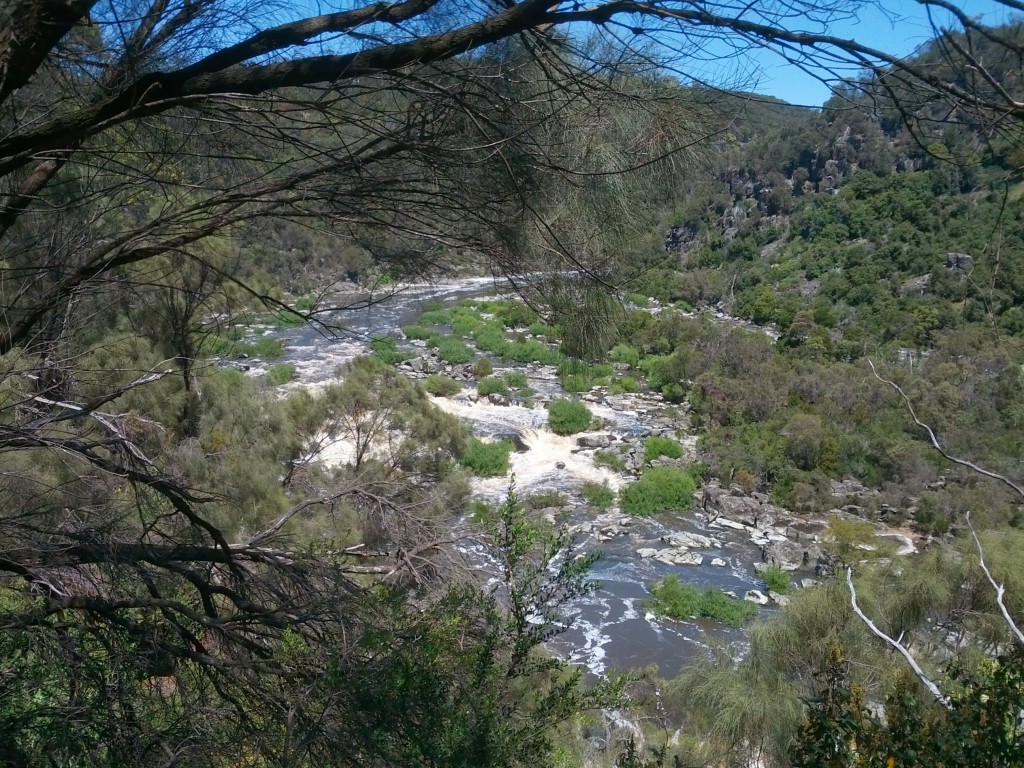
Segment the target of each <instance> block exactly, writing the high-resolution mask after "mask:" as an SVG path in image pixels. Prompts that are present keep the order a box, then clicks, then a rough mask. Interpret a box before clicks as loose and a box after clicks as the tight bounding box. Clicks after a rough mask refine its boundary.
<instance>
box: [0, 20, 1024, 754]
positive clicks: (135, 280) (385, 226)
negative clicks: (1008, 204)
mask: <svg viewBox="0 0 1024 768" xmlns="http://www.w3.org/2000/svg"><path fill="white" fill-rule="evenodd" d="M922 4H923V5H926V6H928V7H931V8H934V9H935V10H936V12H939V11H942V12H943V13H944V14H947V15H949V16H950V18H951V19H952V21H953V22H954V24H955V29H953V30H952V31H950V32H949V33H948V34H943V35H941V36H940V37H939V38H938V40H937V41H936V42H935V43H934V44H933V47H932V49H931V50H932V54H933V55H934V56H936V57H940V58H942V59H943V60H944V61H945V62H946V64H947V65H948V66H947V67H946V68H945V69H943V70H941V71H942V72H943V74H936V72H937V71H938V70H936V69H932V68H929V67H924V66H921V65H919V64H915V63H912V62H904V61H901V60H898V59H896V58H894V57H892V56H890V55H887V54H886V53H884V52H881V51H876V50H873V49H871V48H869V47H866V46H863V45H860V44H857V43H854V42H850V41H844V40H841V39H838V38H835V37H832V36H830V35H829V24H830V23H831V22H832V21H834V20H837V19H841V18H844V17H845V16H847V15H848V14H851V13H853V12H855V10H856V4H850V5H849V6H847V5H846V4H835V3H820V4H819V3H796V4H793V3H778V4H776V3H764V4H753V5H751V4H746V3H729V2H724V3H713V2H709V3H685V2H674V0H666V1H665V2H657V1H656V2H649V3H637V2H631V1H630V0H609V1H608V2H594V3H572V4H569V3H565V4H561V3H554V4H552V3H551V2H549V0H545V2H537V1H536V0H523V2H518V3H516V2H508V3H476V2H457V1H452V2H448V1H447V0H440V1H434V0H406V1H405V2H397V3H372V4H371V3H367V4H359V3H344V4H341V3H339V4H338V5H337V7H331V8H329V9H325V10H327V12H325V13H323V14H320V15H310V16H308V17H306V18H295V11H294V8H292V7H291V6H290V4H281V5H277V4H275V3H273V2H271V3H266V2H259V3H257V2H249V0H180V1H175V0H170V1H168V0H154V1H153V2H145V1H140V2H136V1H135V0H105V1H104V0H93V1H92V2H90V1H89V0H63V1H58V0H12V1H11V2H8V3H6V4H5V5H4V7H3V9H2V10H0V254H2V255H0V278H2V282H0V314H2V320H3V321H2V323H0V452H2V456H3V459H2V461H3V467H2V471H0V499H2V501H3V509H2V511H0V571H2V572H3V579H2V580H0V631H2V633H3V634H2V636H0V655H2V658H3V659H4V665H3V667H2V670H0V671H2V675H3V677H0V686H2V693H0V759H2V760H4V761H6V763H7V764H10V765H24V764H46V761H47V760H49V761H50V762H51V763H56V764H68V765H89V764H109V765H114V764H117V765H124V764H145V765H158V764H161V765H174V764H188V765H202V764H209V765H224V764H233V765H236V764H237V765H240V764H246V765H268V764H280V765H304V764H312V763H313V761H317V762H319V763H321V764H323V763H324V761H325V760H329V761H331V764H352V765H495V766H497V765H519V764H521V765H527V764H529V765H535V764H538V762H539V761H542V760H544V759H547V757H548V756H549V753H550V743H549V740H548V736H549V734H550V729H552V728H554V727H556V726H557V725H558V724H559V723H561V722H563V721H564V720H565V719H566V718H568V717H570V716H572V715H574V714H575V713H577V712H578V711H580V710H581V709H585V708H587V707H593V706H599V705H602V704H605V703H607V702H608V701H610V700H611V699H610V698H609V697H610V694H611V693H613V691H611V692H610V691H609V690H606V689H597V690H594V691H590V692H587V693H582V692H581V691H580V689H579V688H578V679H577V677H576V676H573V675H569V674H566V673H565V672H564V671H563V670H561V668H560V667H558V665H556V664H553V663H549V662H548V661H546V660H545V659H544V658H543V657H541V656H540V655H538V654H537V652H536V651H537V646H538V645H539V644H540V643H541V642H542V641H543V640H544V639H545V638H546V637H547V636H548V635H549V634H550V633H551V632H554V631H557V629H558V627H559V626H560V621H561V620H562V616H561V614H560V609H561V607H562V606H563V605H564V603H565V601H566V600H568V599H570V598H571V597H573V596H575V595H578V594H579V593H580V591H582V590H585V589H586V588H587V586H586V583H585V581H584V570H585V565H586V560H585V559H584V560H582V561H575V560H571V559H569V558H562V559H559V557H558V555H559V552H560V550H561V548H562V546H563V545H564V543H565V542H562V541H560V540H558V539H548V538H546V537H544V536H541V535H540V534H538V533H537V532H536V531H533V530H531V529H530V528H529V527H528V526H526V525H525V524H524V522H523V521H522V520H521V519H520V518H519V517H517V507H516V505H515V503H514V500H513V501H510V503H509V505H507V508H506V509H504V510H503V514H502V515H501V516H500V520H499V523H498V524H497V525H496V526H495V528H494V530H493V532H492V537H491V542H490V543H491V545H492V547H493V552H494V557H495V558H496V563H497V567H498V568H499V571H500V572H501V575H502V577H503V578H502V580H501V586H500V587H496V588H495V589H494V590H493V591H492V592H491V593H484V592H482V591H481V590H480V588H479V586H478V585H476V584H475V583H472V582H471V581H470V580H468V579H463V578H461V575H460V569H459V566H458V563H457V560H456V559H455V558H453V557H451V552H450V549H449V548H448V545H449V544H450V542H449V541H448V540H447V538H448V529H447V527H446V525H445V522H446V520H445V519H444V515H445V514H447V513H450V511H451V510H452V509H461V508H463V507H464V506H465V497H466V490H465V486H464V484H463V483H462V482H461V481H460V478H459V477H458V476H457V474H455V473H452V472H451V471H450V467H451V465H452V464H453V463H454V461H455V460H457V459H458V458H460V455H461V452H462V451H464V450H465V444H466V440H465V435H464V434H462V432H461V431H460V428H459V426H458V425H457V424H455V423H454V422H453V421H452V420H450V419H447V418H446V417H444V416H443V415H442V414H439V413H437V412H435V411H434V410H433V409H432V408H430V407H429V404H428V403H426V401H425V398H424V396H423V395H422V393H420V392H419V391H418V390H416V389H414V388H412V387H410V386H408V382H406V383H405V384H403V383H401V381H399V380H398V379H397V377H396V376H395V373H394V371H393V370H391V369H386V368H384V367H383V366H379V365H374V364H373V363H368V362H362V363H359V364H357V365H356V366H354V367H353V368H351V369H349V370H347V371H345V372H344V376H345V381H344V383H338V384H335V385H334V386H333V387H332V388H330V389H329V391H328V392H327V393H326V395H325V397H323V398H321V399H318V400H314V399H312V398H310V397H308V396H307V395H304V394H302V393H299V394H295V395H293V396H291V397H288V398H286V399H281V400H277V401H273V402H265V403H261V404H259V405H254V404H253V398H251V397H250V395H252V394H253V390H254V387H255V386H256V385H255V384H253V383H252V382H251V381H250V380H248V379H246V378H245V377H242V376H241V375H239V374H238V373H237V372H235V371H219V372H213V373H210V374H209V375H201V373H200V372H198V371H197V365H198V362H199V361H200V360H202V359H203V358H204V357H205V356H208V355H209V354H210V353H211V348H212V345H214V344H216V343H219V342H218V339H217V337H214V336H212V335H211V333H210V332H211V330H213V329H215V328H216V327H217V324H218V322H219V321H220V318H222V317H223V316H224V315H225V314H226V313H230V312H231V311H234V310H236V309H237V308H238V307H240V306H242V305H247V304H253V303H262V304H263V305H265V306H266V307H268V308H270V309H273V310H281V311H283V310H286V309H287V308H286V307H285V306H284V305H283V304H282V303H281V302H280V297H279V294H278V293H277V292H276V291H275V289H274V287H273V284H272V281H271V280H268V278H267V275H268V274H273V273H274V272H275V271H280V270H282V269H289V268H295V267H296V264H298V263H302V261H303V258H304V255H303V254H302V253H301V249H300V248H298V247H296V248H294V249H292V251H291V252H289V253H286V254H285V255H284V256H285V258H282V254H280V253H275V252H271V250H269V249H268V248H267V246H266V241H267V236H268V234H274V235H275V236H276V241H277V242H280V241H282V240H287V238H288V237H295V236H296V235H295V233H301V232H302V231H304V229H310V230H316V231H317V232H319V233H322V234H324V236H326V237H328V238H333V239H332V240H331V242H332V243H334V244H336V250H337V253H336V254H332V256H333V257H335V258H336V259H337V261H338V263H344V264H345V265H346V266H352V267H353V268H358V269H359V270H362V273H363V274H369V275H374V276H381V275H387V276H389V277H394V276H404V275H409V274H417V275H422V274H427V273H432V272H433V273H437V272H443V271H446V270H451V269H457V268H464V267H467V266H468V267H473V268H475V269H484V268H486V269H492V270H495V271H498V272H501V273H504V274H507V275H510V276H515V275H520V274H525V273H528V272H531V271H537V270H546V271H548V270H563V269H574V270H580V271H583V272H584V273H586V274H587V275H589V276H590V277H591V278H593V280H592V283H591V284H582V283H572V284H568V285H567V284H562V285H555V286H554V287H546V288H544V289H543V290H541V291H540V292H539V293H538V294H537V295H534V296H532V298H534V299H535V300H536V301H537V303H538V304H539V305H541V306H542V307H543V308H544V309H546V310H548V311H550V312H552V313H555V314H557V313H558V312H562V313H564V314H571V313H574V312H576V310H578V307H579V305H580V304H581V303H584V304H586V305H588V306H594V307H595V308H596V310H595V311H596V312H598V313H600V312H603V311H606V310H607V307H608V302H607V301H603V300H602V298H601V296H603V294H600V293H594V292H593V288H592V284H598V285H600V284H601V283H607V281H608V276H609V274H610V273H611V268H612V266H614V257H615V255H616V254H617V252H618V249H619V248H620V247H621V246H622V244H623V243H626V242H628V241H629V239H630V238H631V237H632V236H634V235H635V233H636V232H638V231H642V230H644V229H645V228H646V227H648V225H649V223H650V219H649V218H646V216H647V215H648V214H649V211H645V206H644V200H645V196H647V195H649V194H652V191H653V193H656V192H657V190H659V189H662V188H663V187H664V185H666V184H667V183H670V181H667V180H668V179H671V175H672V174H673V173H675V172H676V171H677V170H678V169H679V168H681V167H682V162H683V161H684V160H686V159H688V158H690V157H692V156H696V155H699V152H700V148H699V147H700V140H701V139H702V138H704V137H706V136H708V135H711V134H713V133H715V132H717V131H720V130H722V127H723V121H722V118H720V117H719V116H718V113H717V111H716V109H715V102H716V96H715V94H714V93H713V91H712V89H709V88H707V87H704V86H703V85H700V76H701V72H702V68H701V61H702V59H703V58H705V57H708V56H710V55H712V54H711V53H709V51H712V50H714V51H717V50H718V47H717V46H719V45H722V46H724V48H723V50H725V51H727V52H729V54H730V55H731V54H736V55H740V54H742V52H743V51H744V50H745V49H746V48H748V47H751V46H755V47H767V48H769V49H771V50H774V51H776V52H777V53H779V55H781V56H784V57H786V58H788V59H790V60H793V61H795V62H798V63H803V64H810V63H812V62H814V63H816V64H822V65H825V66H826V67H831V68H833V70H834V71H835V72H836V73H837V74H840V75H846V74H850V73H853V72H855V71H857V69H858V68H859V69H866V70H868V71H870V72H873V73H874V74H876V75H878V77H876V78H874V79H866V80H864V81H863V82H858V81H851V82H849V83H847V85H846V86H844V87H845V88H846V89H848V90H849V92H853V91H854V90H856V89H857V88H860V87H862V88H865V89H868V90H869V92H870V93H869V95H870V96H871V97H873V98H875V99H877V100H878V101H879V103H882V102H883V101H884V103H885V104H886V105H887V106H889V107H892V108H895V109H897V110H898V111H899V112H900V113H901V115H902V117H903V119H905V120H906V121H907V122H908V124H910V125H911V126H917V127H920V126H922V125H927V124H930V123H931V122H933V121H941V120H948V119H952V118H951V117H950V115H951V114H953V113H954V112H955V113H956V115H957V118H956V119H957V120H959V121H961V122H963V121H969V122H970V123H971V124H972V125H973V126H974V127H975V129H977V130H979V131H981V132H982V133H985V134H986V135H988V136H989V137H992V138H993V139H996V138H998V139H1000V140H1003V141H1007V142H1010V143H1011V144H1015V143H1017V144H1018V145H1019V130H1020V122H1021V117H1022V116H1024V103H1022V102H1021V99H1020V83H1019V82H1018V81H1017V80H1015V79H1014V76H1012V75H1008V74H1006V70H1005V67H1004V64H1005V62H1006V61H1008V60H1010V59H1012V58H1013V57H1019V56H1020V55H1021V50H1022V43H1021V38H1020V35H1019V30H1017V29H1016V28H1014V27H1008V28H1003V29H1001V30H991V29H988V28H986V27H983V26H981V25H979V24H977V23H976V22H974V21H972V20H971V19H970V18H968V17H966V16H964V15H962V14H960V13H959V12H957V11H956V9H955V8H952V7H950V6H949V5H948V4H947V3H945V2H943V1H942V0H923V2H922ZM322 5H324V6H326V5H329V4H322ZM1003 5H1004V6H1005V7H1006V8H1007V9H1008V10H1021V7H1020V5H1019V4H1018V3H1016V2H1011V0H1005V2H1004V3H1003ZM301 7H306V6H301ZM982 43H984V44H985V45H986V46H988V47H987V48H986V50H987V51H989V50H995V51H996V52H997V54H998V55H996V56H995V58H993V57H992V56H985V57H982V56H981V55H979V54H978V53H977V50H978V48H977V46H979V45H981V44H982ZM713 55H715V56H718V55H722V54H720V53H715V54H713ZM1000 57H1002V58H1000ZM851 68H852V69H851ZM1017 76H1019V72H1018V74H1017ZM610 213H614V215H610ZM282 232H284V233H285V235H286V236H281V233H282ZM285 260H291V261H294V262H296V263H295V264H288V265H285V266H283V267H282V265H281V262H282V261H285ZM343 271H344V270H343ZM372 300H373V296H372V295H371V296H370V297H369V298H362V299H360V301H361V302H365V301H372ZM324 310H326V308H325V307H321V306H318V305H317V304H315V303H314V304H313V305H312V306H311V307H309V308H307V309H306V310H302V311H300V312H299V314H298V317H299V318H300V319H302V320H307V321H312V322H317V321H318V318H320V317H322V316H323V315H322V314H321V312H322V311H324ZM607 311H611V310H607ZM289 317H290V316H289ZM284 319H285V320H287V319H288V317H285V318H284ZM575 320H576V323H577V325H579V326H580V327H581V328H582V329H583V330H581V332H580V335H581V336H582V337H586V336H588V334H590V333H591V332H590V331H588V330H587V327H588V322H586V320H587V317H582V319H581V317H576V318H575ZM583 342H585V339H583ZM583 342H581V343H580V349H585V348H586V344H585V343H583ZM339 434H341V435H345V436H346V437H349V438H351V439H352V441H353V444H354V445H355V452H356V455H357V460H356V461H355V462H354V465H347V466H345V467H342V468H336V469H325V468H323V467H321V466H318V465H316V464H315V463H314V462H312V461H311V460H310V459H311V458H312V455H313V454H314V453H315V450H316V446H317V444H318V441H319V440H320V439H322V438H323V437H324V436H325V435H328V436H332V437H334V436H336V435H339ZM396 434H404V435H408V436H413V437H415V438H416V442H415V444H412V443H411V442H408V441H404V440H397V439H394V435H396ZM268 435H276V436H277V437H275V439H274V440H268V439H267V436H268ZM281 435H284V437H281ZM380 443H383V444H385V445H384V448H381V447H380V445H379V444H380ZM439 576H444V577H445V579H444V582H445V586H444V587H438V586H437V582H438V577H439Z"/></svg>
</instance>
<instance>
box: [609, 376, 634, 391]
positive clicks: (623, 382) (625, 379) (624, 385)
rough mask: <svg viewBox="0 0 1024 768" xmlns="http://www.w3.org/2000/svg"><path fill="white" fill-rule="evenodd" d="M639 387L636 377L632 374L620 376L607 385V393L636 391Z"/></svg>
mask: <svg viewBox="0 0 1024 768" xmlns="http://www.w3.org/2000/svg"><path fill="white" fill-rule="evenodd" d="M637 389H639V387H638V385H637V383H636V379H634V378H633V377H632V376H622V377H620V378H618V379H616V380H615V381H613V382H612V383H611V386H610V387H608V394H610V395H621V394H622V393H624V392H636V391H637Z"/></svg>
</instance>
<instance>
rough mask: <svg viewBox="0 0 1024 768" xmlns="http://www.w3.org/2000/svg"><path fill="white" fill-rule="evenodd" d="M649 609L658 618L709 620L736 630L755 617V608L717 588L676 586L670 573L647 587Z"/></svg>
mask: <svg viewBox="0 0 1024 768" xmlns="http://www.w3.org/2000/svg"><path fill="white" fill-rule="evenodd" d="M648 604H649V606H650V609H651V610H652V611H653V612H654V613H656V614H657V615H659V616H664V617H666V618H669V619H675V620H676V621H684V620H686V619H712V620H713V621H720V622H722V623H723V624H728V625H730V626H733V627H738V626H739V625H741V624H743V623H744V622H745V621H748V620H749V619H752V618H754V616H756V615H757V606H756V605H754V604H753V603H748V602H746V601H745V600H738V599H736V598H732V597H729V596H728V595H726V594H725V593H724V592H722V591H721V590H720V589H705V590H703V591H701V590H699V589H697V588H696V587H695V586H694V585H693V584H680V583H679V578H678V577H677V576H676V575H675V574H674V573H670V574H669V575H668V576H666V577H665V578H664V579H662V580H661V581H659V582H656V583H655V584H653V585H652V586H651V597H650V599H649V601H648Z"/></svg>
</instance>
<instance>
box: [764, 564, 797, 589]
mask: <svg viewBox="0 0 1024 768" xmlns="http://www.w3.org/2000/svg"><path fill="white" fill-rule="evenodd" d="M761 580H762V581H764V583H765V585H766V586H767V587H768V589H770V590H771V591H772V592H778V593H779V594H780V595H785V594H787V593H789V591H790V590H792V589H793V585H792V584H791V583H790V581H789V573H788V572H786V571H784V570H782V569H781V568H779V566H777V565H769V566H768V567H767V568H765V569H764V570H763V571H761Z"/></svg>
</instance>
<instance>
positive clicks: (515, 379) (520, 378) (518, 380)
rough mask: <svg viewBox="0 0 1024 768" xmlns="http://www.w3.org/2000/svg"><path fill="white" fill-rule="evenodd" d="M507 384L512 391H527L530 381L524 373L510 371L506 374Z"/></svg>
mask: <svg viewBox="0 0 1024 768" xmlns="http://www.w3.org/2000/svg"><path fill="white" fill-rule="evenodd" d="M505 383H506V384H508V385H509V386H510V387H512V389H526V388H527V387H528V386H529V384H530V380H529V378H527V376H526V374H525V373H523V372H522V371H509V372H508V373H506V374H505Z"/></svg>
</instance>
